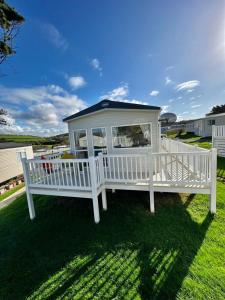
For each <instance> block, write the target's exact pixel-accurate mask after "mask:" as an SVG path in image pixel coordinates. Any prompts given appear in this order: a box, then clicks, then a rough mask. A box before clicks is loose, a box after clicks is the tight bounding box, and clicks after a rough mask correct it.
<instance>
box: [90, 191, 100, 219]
mask: <svg viewBox="0 0 225 300" xmlns="http://www.w3.org/2000/svg"><path fill="white" fill-rule="evenodd" d="M92 203H93V211H94V220H95V223H99V221H100V215H99V205H98V196H97V195H95V196H93V198H92Z"/></svg>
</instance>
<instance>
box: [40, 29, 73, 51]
mask: <svg viewBox="0 0 225 300" xmlns="http://www.w3.org/2000/svg"><path fill="white" fill-rule="evenodd" d="M41 28H42V31H43V33H44V34H45V35H46V37H47V39H48V40H49V41H50V42H51V43H52V44H53V45H54V46H55V47H57V48H60V49H62V50H64V51H65V50H67V48H68V46H69V44H68V41H67V40H66V39H65V38H64V37H63V35H62V34H61V33H60V32H59V30H58V29H57V28H56V27H55V26H54V25H52V24H49V23H46V24H41Z"/></svg>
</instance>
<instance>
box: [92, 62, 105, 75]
mask: <svg viewBox="0 0 225 300" xmlns="http://www.w3.org/2000/svg"><path fill="white" fill-rule="evenodd" d="M90 64H91V66H92V67H93V69H95V70H97V71H99V75H100V76H102V70H103V69H102V66H101V64H100V61H99V60H98V59H97V58H93V59H92V60H91V62H90Z"/></svg>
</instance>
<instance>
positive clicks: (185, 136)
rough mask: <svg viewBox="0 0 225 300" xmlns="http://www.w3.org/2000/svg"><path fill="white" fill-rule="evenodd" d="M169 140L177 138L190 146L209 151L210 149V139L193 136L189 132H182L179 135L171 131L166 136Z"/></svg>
mask: <svg viewBox="0 0 225 300" xmlns="http://www.w3.org/2000/svg"><path fill="white" fill-rule="evenodd" d="M167 136H168V137H169V138H173V139H174V138H179V139H180V140H181V141H182V142H184V143H187V144H190V145H198V146H199V147H202V148H205V149H211V148H212V138H211V137H202V136H198V135H195V134H193V133H191V132H182V133H180V134H177V133H176V132H175V133H174V132H173V131H171V133H170V132H169V134H168V135H167Z"/></svg>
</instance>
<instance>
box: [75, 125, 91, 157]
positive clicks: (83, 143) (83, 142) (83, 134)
mask: <svg viewBox="0 0 225 300" xmlns="http://www.w3.org/2000/svg"><path fill="white" fill-rule="evenodd" d="M74 143H75V151H76V152H81V153H83V155H82V156H83V157H87V154H88V151H87V131H86V130H84V129H81V130H76V131H74Z"/></svg>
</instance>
